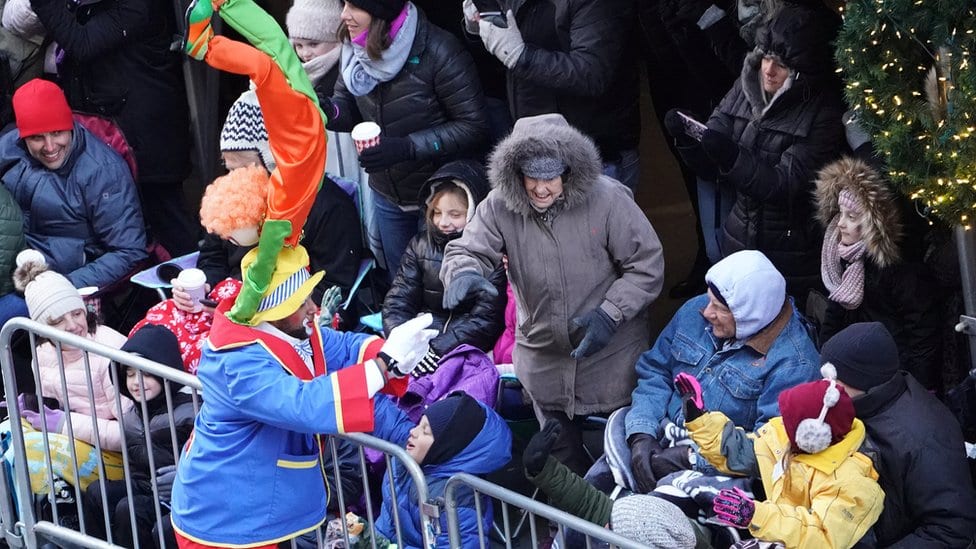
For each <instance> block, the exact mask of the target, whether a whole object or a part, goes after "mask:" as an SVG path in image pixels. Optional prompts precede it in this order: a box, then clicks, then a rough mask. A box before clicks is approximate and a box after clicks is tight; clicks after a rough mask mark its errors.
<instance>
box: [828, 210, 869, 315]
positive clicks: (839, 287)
mask: <svg viewBox="0 0 976 549" xmlns="http://www.w3.org/2000/svg"><path fill="white" fill-rule="evenodd" d="M839 219H840V214H837V215H835V216H834V218H833V219H831V220H830V224H829V225H827V234H826V235H825V236H824V243H823V250H822V252H821V254H820V273H821V276H822V277H823V281H824V285H825V286H827V291H828V292H830V300H831V301H836V302H837V303H840V305H841V306H842V307H844V308H845V309H847V310H852V309H857V308H858V307H860V306H861V300H863V299H864V252H865V250H866V249H867V246H866V245H865V243H864V240H863V239H862V240H859V241H857V242H855V243H854V244H851V245H846V244H841V243H840V229H838V228H837V221H838V220H839Z"/></svg>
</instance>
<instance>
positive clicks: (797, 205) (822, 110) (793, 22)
mask: <svg viewBox="0 0 976 549" xmlns="http://www.w3.org/2000/svg"><path fill="white" fill-rule="evenodd" d="M836 28H837V27H836V24H835V23H833V22H832V21H831V20H826V19H825V18H824V17H823V15H822V14H821V13H820V12H814V11H811V10H809V9H807V8H803V7H801V6H796V5H786V6H784V7H783V9H782V10H781V11H780V12H779V13H778V15H777V16H776V17H775V18H774V19H773V20H772V21H771V22H770V24H769V26H768V28H766V29H765V30H761V31H760V32H759V36H758V37H757V43H758V45H757V47H756V49H755V50H754V51H753V52H752V53H750V54H748V55H747V56H746V59H745V61H743V64H742V73H741V75H740V77H739V80H738V81H737V82H736V83H735V85H734V86H733V87H732V89H731V90H730V91H729V92H728V93H727V94H726V95H725V97H724V98H723V99H722V102H721V103H720V104H719V106H718V107H717V108H716V109H715V111H714V112H713V113H712V116H711V117H710V118H709V120H708V122H707V124H706V125H707V126H708V128H709V129H711V130H714V131H717V132H719V133H722V134H724V135H726V136H728V137H730V138H731V139H732V140H733V141H734V142H735V143H737V144H738V146H739V151H738V157H737V159H736V161H735V164H734V165H733V166H732V168H731V169H730V170H729V171H728V172H722V173H717V172H716V168H715V166H714V164H713V163H712V161H711V160H709V159H707V157H706V156H705V154H704V151H702V149H701V146H700V145H699V144H695V145H694V146H691V147H679V151H680V152H681V155H682V157H683V159H684V160H685V162H686V163H687V164H688V165H690V166H691V167H692V168H694V169H695V170H696V171H697V172H698V174H699V175H700V176H702V177H703V178H705V179H710V178H716V179H717V181H718V182H719V183H720V184H727V185H730V186H731V187H732V188H734V189H735V192H736V198H735V204H734V205H733V207H732V211H731V212H730V213H729V215H728V217H727V218H726V219H725V222H724V224H723V232H722V238H721V248H722V255H723V256H725V255H729V254H731V253H734V252H737V251H739V250H743V249H756V250H760V251H762V252H763V253H765V254H766V255H767V256H768V257H769V259H770V260H771V261H772V262H773V264H774V265H776V267H777V269H779V271H780V272H781V273H783V276H784V277H786V280H787V287H788V289H789V293H790V294H791V295H795V296H797V297H798V298H803V297H804V296H805V291H806V290H807V289H809V288H812V287H819V285H820V284H819V279H820V277H819V275H820V242H821V239H822V232H821V230H820V228H819V227H818V226H817V224H816V222H815V221H814V219H813V202H812V200H811V198H810V193H811V191H812V190H813V179H814V176H815V174H816V171H817V170H818V169H819V168H820V167H822V166H823V165H824V164H826V163H827V162H829V161H831V160H833V159H834V158H836V157H837V156H839V154H840V153H841V151H842V147H843V146H844V144H845V143H846V141H845V138H844V128H843V125H842V124H841V116H842V115H843V112H844V106H843V102H842V100H841V96H840V93H839V86H837V85H836V83H835V80H834V78H833V74H832V66H833V64H832V58H831V49H830V47H829V40H830V37H831V36H833V35H835V34H836ZM767 53H769V54H771V55H774V56H777V57H778V58H779V59H780V60H781V61H782V62H783V63H784V64H785V65H786V66H787V67H788V68H789V69H790V71H791V73H790V77H789V79H788V80H787V83H788V85H789V87H788V88H786V89H785V91H783V90H781V91H780V93H779V94H778V95H777V96H775V97H774V98H772V99H771V100H770V101H767V100H766V98H765V97H764V95H765V93H764V91H763V90H762V87H761V84H760V65H761V63H762V59H763V56H764V55H766V54H767ZM786 85H787V84H784V86H786Z"/></svg>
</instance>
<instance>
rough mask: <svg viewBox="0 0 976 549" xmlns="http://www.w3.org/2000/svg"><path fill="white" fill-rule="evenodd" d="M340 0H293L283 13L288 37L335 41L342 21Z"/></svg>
mask: <svg viewBox="0 0 976 549" xmlns="http://www.w3.org/2000/svg"><path fill="white" fill-rule="evenodd" d="M341 15H342V2H341V1H340V0H295V4H294V5H293V6H292V7H291V9H290V10H288V14H287V15H285V25H287V26H288V37H289V38H304V39H306V40H314V41H316V42H337V41H338V38H337V37H336V32H337V31H338V30H339V24H340V23H341V22H342V19H341Z"/></svg>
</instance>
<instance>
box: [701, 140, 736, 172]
mask: <svg viewBox="0 0 976 549" xmlns="http://www.w3.org/2000/svg"><path fill="white" fill-rule="evenodd" d="M701 146H702V150H703V151H705V154H707V155H708V157H709V158H711V159H712V161H714V162H715V164H717V165H718V167H719V168H721V170H722V171H723V172H728V171H730V170H731V169H732V167H733V166H735V161H736V160H737V159H738V158H739V145H738V144H737V143H736V142H735V141H732V138H731V137H729V136H727V135H725V134H724V133H721V132H717V131H715V130H705V134H704V135H702V140H701Z"/></svg>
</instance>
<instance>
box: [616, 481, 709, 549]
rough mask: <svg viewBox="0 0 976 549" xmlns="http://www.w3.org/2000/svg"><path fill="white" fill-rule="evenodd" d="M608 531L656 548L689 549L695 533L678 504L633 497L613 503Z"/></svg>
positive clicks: (692, 545)
mask: <svg viewBox="0 0 976 549" xmlns="http://www.w3.org/2000/svg"><path fill="white" fill-rule="evenodd" d="M610 528H611V529H612V530H613V531H614V532H615V533H617V534H620V535H621V536H623V537H625V538H627V539H631V540H634V541H636V542H639V543H641V544H643V545H647V546H648V547H653V548H655V549H692V548H693V547H695V541H696V540H695V531H694V530H693V529H692V527H691V522H690V520H689V519H688V517H686V516H685V515H684V513H682V512H681V509H679V508H678V506H677V505H675V504H673V503H671V502H670V501H665V500H664V499H661V498H659V497H656V496H648V495H640V494H638V495H633V496H626V497H622V498H620V499H618V500H617V501H615V502H613V510H612V511H610Z"/></svg>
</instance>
